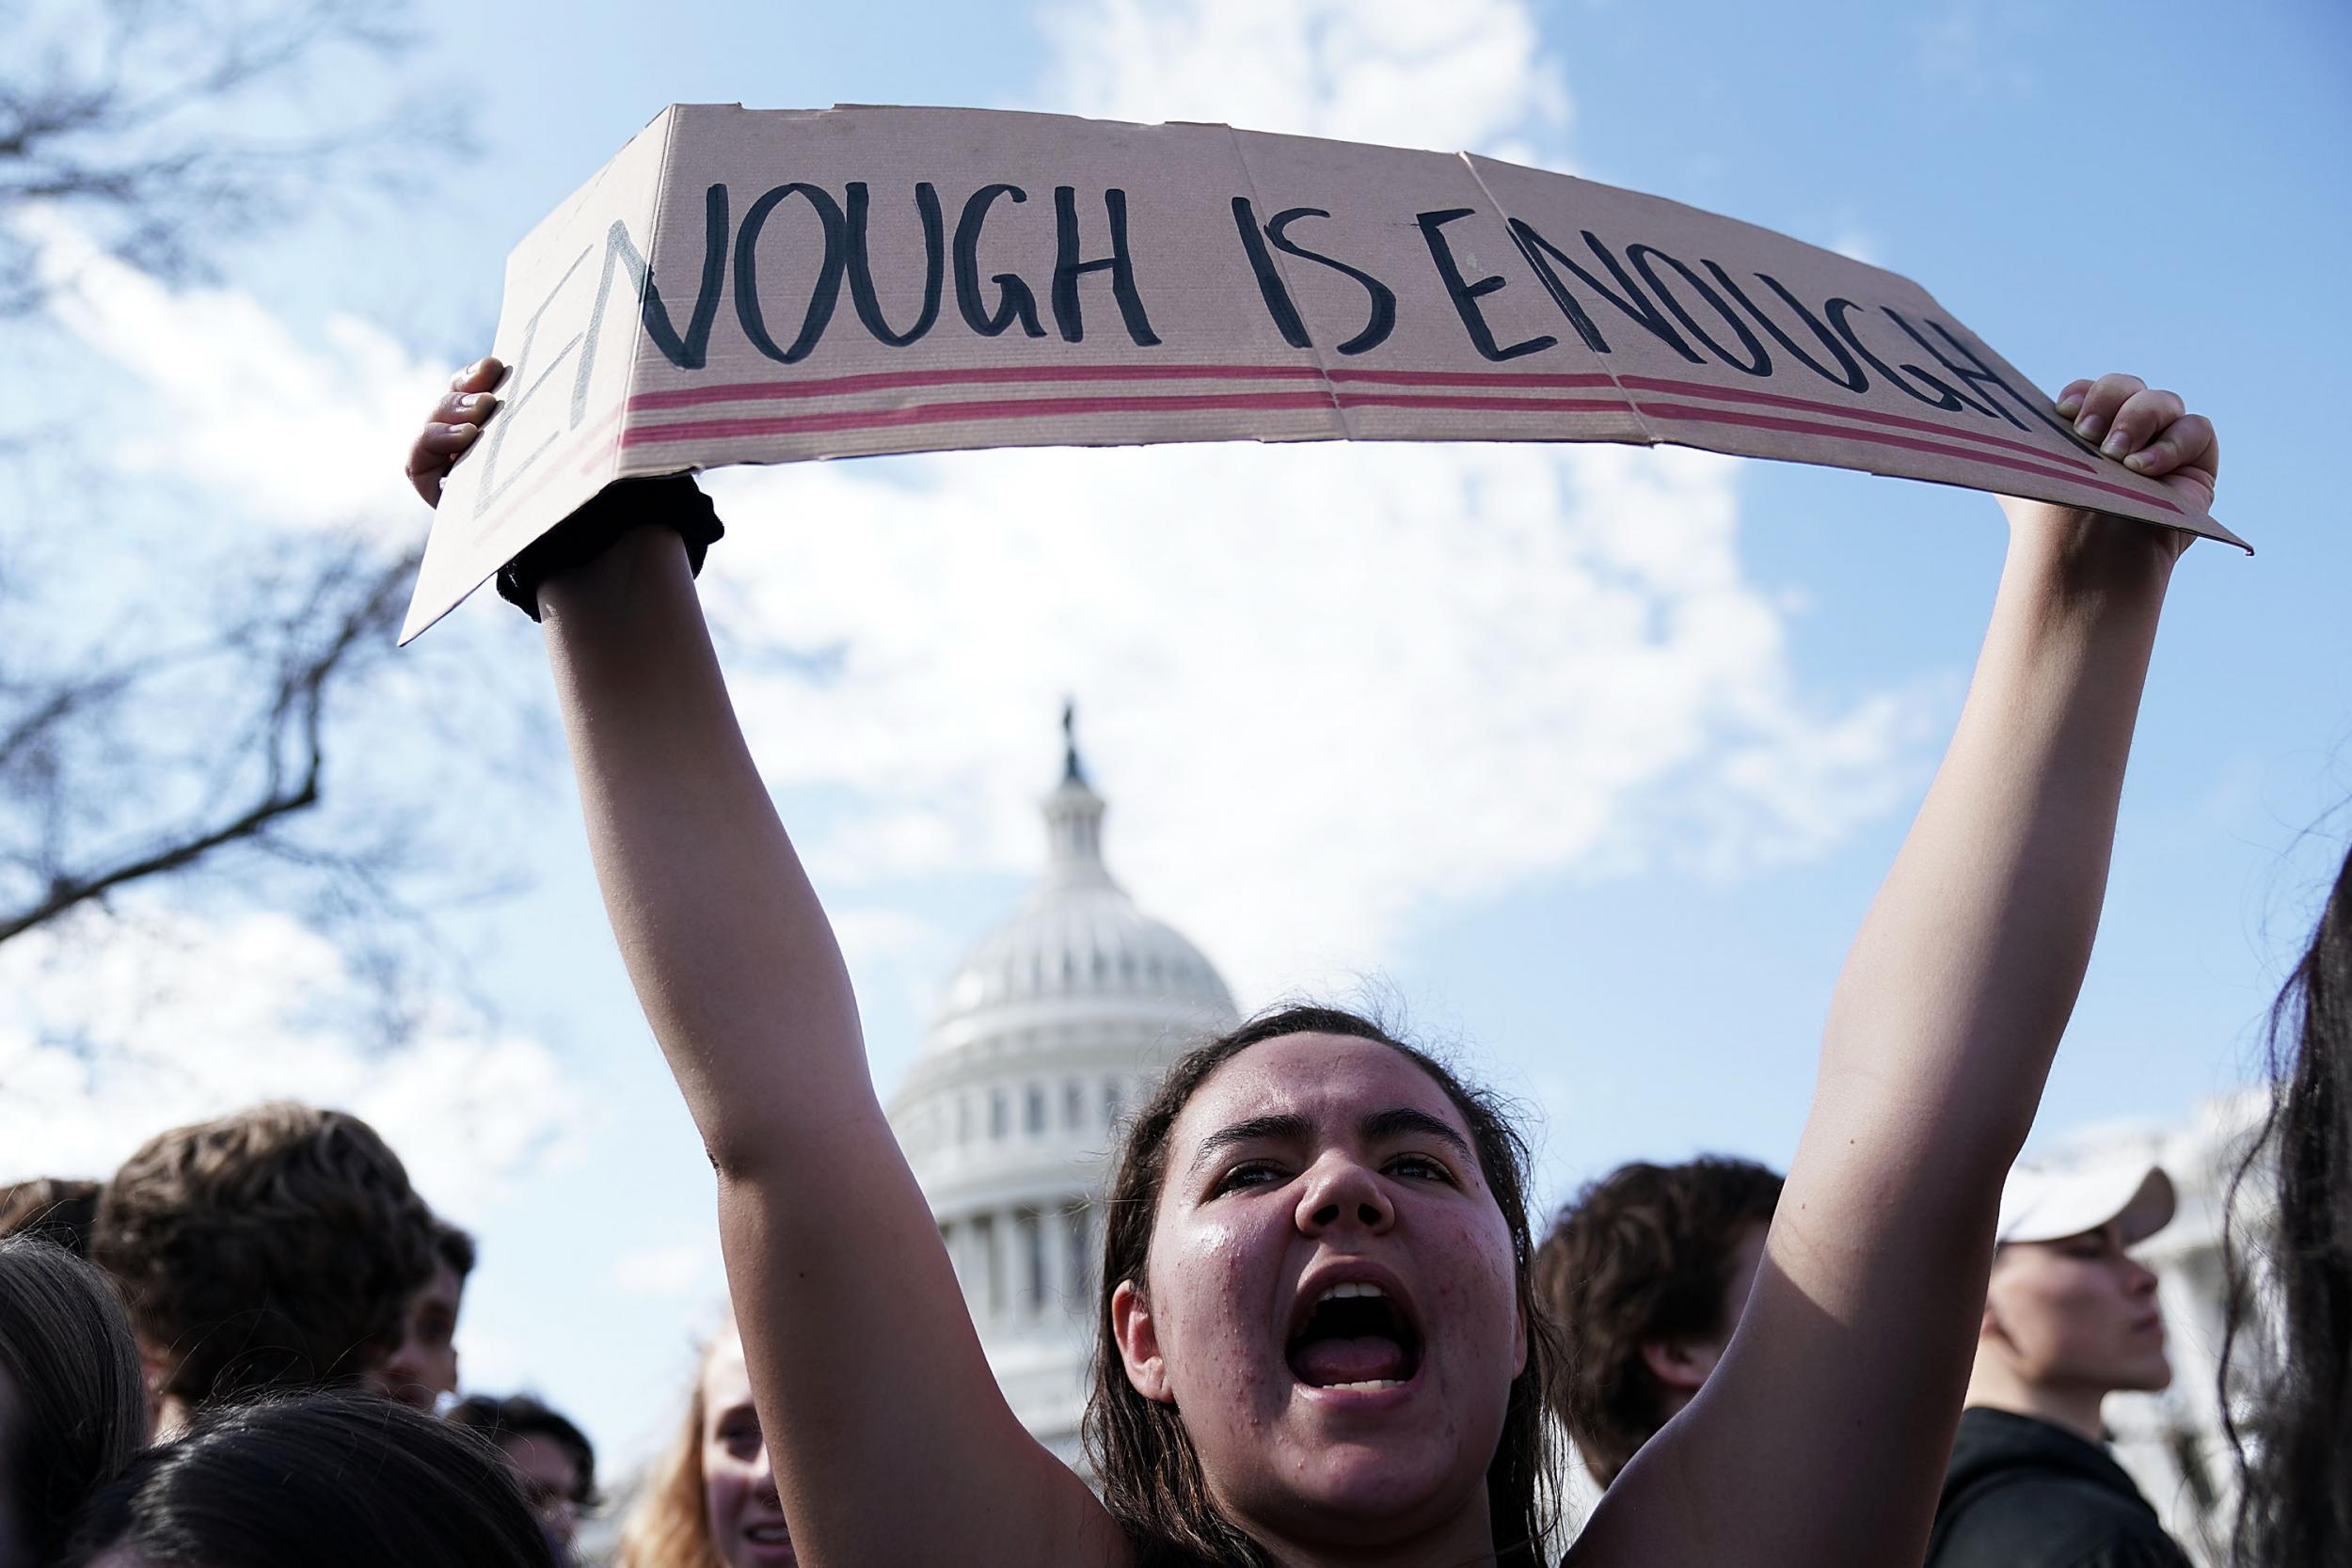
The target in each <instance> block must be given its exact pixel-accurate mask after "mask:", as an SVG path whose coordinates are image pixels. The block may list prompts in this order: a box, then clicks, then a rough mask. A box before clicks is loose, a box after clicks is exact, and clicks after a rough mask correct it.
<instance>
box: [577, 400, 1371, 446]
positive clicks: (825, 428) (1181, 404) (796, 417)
mask: <svg viewBox="0 0 2352 1568" xmlns="http://www.w3.org/2000/svg"><path fill="white" fill-rule="evenodd" d="M1330 406H1331V400H1330V398H1328V397H1327V396H1326V395H1325V394H1324V393H1321V392H1199V393H1190V394H1187V393H1181V392H1180V393H1175V394H1171V395H1168V396H1162V397H1131V398H1122V397H1099V398H991V399H989V400H987V401H985V402H963V403H922V404H914V406H913V407H909V408H875V409H868V408H850V409H843V410H840V411H839V412H834V413H824V414H779V415H773V416H771V417H768V418H765V419H734V420H679V421H678V422H677V423H675V424H655V425H639V426H638V427H637V428H636V429H634V430H631V431H628V432H626V433H625V434H624V435H623V436H621V445H623V446H625V447H633V446H642V445H648V444H652V443H657V442H663V441H692V440H698V439H701V438H703V437H705V436H707V437H709V438H710V439H712V440H721V441H724V440H734V439H738V438H740V437H743V436H793V435H800V434H803V433H822V432H831V431H844V430H882V429H888V428H890V427H891V426H894V425H910V424H947V423H952V422H953V421H955V420H1020V419H1043V418H1047V417H1051V416H1057V415H1070V414H1143V413H1161V412H1166V411H1175V412H1185V411H1189V410H1195V409H1205V408H1328V407H1330Z"/></svg>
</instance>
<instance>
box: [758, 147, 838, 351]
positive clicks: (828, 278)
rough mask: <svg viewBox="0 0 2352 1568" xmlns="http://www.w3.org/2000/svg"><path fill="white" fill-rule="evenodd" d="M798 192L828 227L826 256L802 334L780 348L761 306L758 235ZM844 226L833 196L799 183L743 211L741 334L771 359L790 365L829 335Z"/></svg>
mask: <svg viewBox="0 0 2352 1568" xmlns="http://www.w3.org/2000/svg"><path fill="white" fill-rule="evenodd" d="M795 196H798V197H803V198H806V199H807V201H808V205H809V210H810V211H811V212H813V213H815V214H817V218H818V222H820V223H822V224H823V225H824V228H825V255H824V260H823V261H821V262H820V263H819V264H818V269H817V283H816V286H815V287H813V288H811V289H810V290H809V293H808V310H807V313H806V314H804V315H803V317H802V318H801V335H800V336H799V337H797V338H795V339H793V340H792V346H791V347H790V348H788V349H780V348H778V347H776V341H775V339H773V338H771V337H770V336H769V335H768V318H767V314H766V312H765V311H763V310H762V309H760V304H759V272H758V268H759V258H758V247H759V233H760V230H763V229H765V228H766V227H767V226H768V214H771V213H772V212H774V211H775V210H776V208H777V206H778V205H779V204H780V203H782V202H784V201H785V200H787V198H791V197H795ZM844 227H845V224H844V220H843V218H842V215H841V208H840V205H839V204H838V203H837V202H835V201H834V198H832V197H831V196H829V195H827V194H826V193H825V192H824V191H822V190H820V189H818V187H817V186H815V185H807V184H802V183H800V182H797V181H796V182H793V183H792V184H789V185H778V186H777V187H776V188H775V189H773V190H771V191H770V192H768V193H767V194H766V195H765V196H762V197H761V198H759V199H758V200H757V201H755V202H753V203H752V205H751V208H750V210H749V211H747V212H746V213H744V214H743V227H742V228H741V229H740V230H738V231H737V232H736V236H735V313H736V316H737V317H738V318H739V320H740V321H741V322H742V324H743V336H744V337H746V338H749V339H750V340H751V341H752V346H753V347H754V348H755V349H757V350H759V352H760V353H762V354H764V355H766V356H768V357H769V358H771V359H775V360H779V361H781V362H783V363H784V364H787V365H791V364H797V363H799V362H800V361H801V360H803V359H805V358H807V357H808V356H809V352H810V351H811V350H812V349H814V348H816V346H817V342H818V339H820V338H822V337H823V336H824V335H825V324H826V323H827V322H830V321H831V320H833V308H834V303H835V301H836V300H837V299H838V298H839V296H840V293H841V272H842V267H843V265H844V257H843V255H842V252H843V249H844V248H845V247H844V246H843V244H842V239H843V235H842V230H843V228H844Z"/></svg>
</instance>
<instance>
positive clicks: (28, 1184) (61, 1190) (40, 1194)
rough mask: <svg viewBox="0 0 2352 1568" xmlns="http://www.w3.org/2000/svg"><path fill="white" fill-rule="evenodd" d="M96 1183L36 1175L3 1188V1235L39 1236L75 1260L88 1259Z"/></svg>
mask: <svg viewBox="0 0 2352 1568" xmlns="http://www.w3.org/2000/svg"><path fill="white" fill-rule="evenodd" d="M104 1190H105V1189H104V1187H103V1185H102V1184H101V1183H99V1182H96V1181H84V1180H76V1179H74V1178H72V1177H70V1176H36V1177H34V1178H33V1179H32V1180H29V1181H11V1182H9V1183H8V1185H7V1186H5V1187H0V1236H39V1237H40V1239H41V1240H43V1241H45V1242H54V1243H56V1244H57V1245H59V1246H61V1247H63V1248H65V1249H66V1251H68V1252H70V1253H72V1254H73V1256H74V1257H76V1258H87V1257H88V1256H89V1227H90V1226H91V1224H92V1223H93V1222H94V1221H95V1220H96V1219H97V1218H98V1195H99V1194H100V1193H102V1192H103V1191H104Z"/></svg>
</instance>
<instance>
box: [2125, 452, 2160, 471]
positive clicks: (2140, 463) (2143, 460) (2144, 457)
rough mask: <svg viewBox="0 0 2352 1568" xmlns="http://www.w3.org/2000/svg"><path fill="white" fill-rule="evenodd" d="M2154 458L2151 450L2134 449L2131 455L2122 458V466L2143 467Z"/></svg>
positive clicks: (2154, 455)
mask: <svg viewBox="0 0 2352 1568" xmlns="http://www.w3.org/2000/svg"><path fill="white" fill-rule="evenodd" d="M2155 460H2156V454H2155V453H2154V452H2153V451H2136V452H2134V453H2132V454H2131V456H2129V457H2126V458H2125V459H2123V467H2127V468H2145V467H2148V466H2149V465H2150V464H2152V463H2153V462H2154V461H2155Z"/></svg>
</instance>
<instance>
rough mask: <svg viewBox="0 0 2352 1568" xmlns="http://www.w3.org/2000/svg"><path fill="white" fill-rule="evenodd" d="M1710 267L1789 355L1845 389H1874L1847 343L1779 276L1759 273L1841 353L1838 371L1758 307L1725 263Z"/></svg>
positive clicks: (1726, 290) (1825, 344)
mask: <svg viewBox="0 0 2352 1568" xmlns="http://www.w3.org/2000/svg"><path fill="white" fill-rule="evenodd" d="M1707 270H1708V271H1709V272H1711V273H1713V274H1714V275H1715V281H1716V282H1718V283H1721V284H1722V285H1723V286H1724V293H1728V294H1729V295H1731V297H1732V298H1734V299H1736V300H1738V301H1739V302H1740V306H1741V307H1742V308H1743V309H1746V311H1747V312H1748V314H1749V315H1751V316H1754V317H1755V318H1756V325H1759V326H1761V327H1763V328H1764V330H1765V331H1767V332H1769V333H1771V334H1772V341H1774V342H1776V343H1778V344H1779V345H1780V346H1781V347H1782V348H1784V349H1786V350H1787V351H1788V354H1789V356H1790V357H1792V358H1794V359H1795V360H1796V361H1797V362H1798V363H1799V364H1801V365H1803V366H1804V368H1805V369H1806V370H1809V371H1811V372H1813V373H1814V374H1815V375H1818V376H1820V378H1821V379H1822V380H1824V381H1834V382H1836V383H1837V385H1839V386H1840V387H1843V388H1846V390H1848V391H1850V392H1867V391H1868V390H1869V389H1870V378H1869V377H1868V376H1867V375H1865V374H1863V373H1862V367H1861V366H1860V365H1858V364H1856V363H1855V362H1854V356H1852V355H1851V354H1850V353H1848V352H1847V350H1846V345H1845V344H1843V343H1841V342H1839V341H1837V338H1836V334H1835V333H1833V332H1831V331H1830V329H1829V328H1828V327H1827V326H1825V325H1822V322H1821V319H1820V317H1819V316H1817V315H1815V314H1814V313H1813V312H1812V311H1810V310H1808V309H1805V308H1804V306H1803V305H1801V304H1799V303H1798V302H1797V296H1796V295H1794V294H1792V293H1789V292H1788V290H1787V289H1786V288H1783V287H1782V286H1781V282H1780V280H1779V279H1778V278H1776V277H1772V275H1771V274H1769V273H1761V272H1759V273H1757V274H1756V277H1757V279H1758V280H1759V281H1761V282H1762V283H1763V284H1764V286H1765V287H1766V288H1769V289H1771V290H1772V293H1776V294H1778V295H1780V297H1781V299H1782V300H1783V301H1784V302H1785V303H1786V304H1787V305H1788V309H1791V310H1794V311H1795V312H1796V313H1797V319H1798V320H1800V321H1802V322H1804V325H1807V326H1809V327H1811V328H1812V329H1813V335H1814V336H1815V337H1816V338H1819V339H1820V341H1821V346H1822V347H1823V348H1825V349H1827V350H1829V351H1830V353H1832V354H1834V355H1836V356H1837V363H1838V367H1839V368H1838V369H1837V370H1835V371H1833V370H1831V369H1830V368H1829V367H1828V366H1827V365H1824V364H1822V363H1821V362H1820V360H1819V359H1816V358H1814V357H1813V356H1812V355H1810V354H1808V353H1806V352H1805V351H1804V349H1802V348H1799V347H1798V346H1797V344H1796V342H1795V341H1794V340H1793V339H1791V338H1790V337H1789V336H1788V333H1786V332H1783V331H1782V330H1781V329H1780V324H1779V323H1777V322H1775V321H1773V320H1772V317H1770V316H1768V315H1766V314H1765V313H1764V312H1763V311H1761V310H1759V309H1756V301H1754V300H1752V299H1750V298H1749V297H1748V296H1747V294H1746V293H1745V292H1744V291H1742V290H1741V289H1740V285H1739V284H1737V283H1734V282H1733V281H1732V280H1731V274H1729V273H1727V272H1725V271H1724V269H1723V268H1722V267H1721V266H1718V265H1717V264H1716V263H1715V262H1713V261H1709V262H1708V263H1707Z"/></svg>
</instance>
